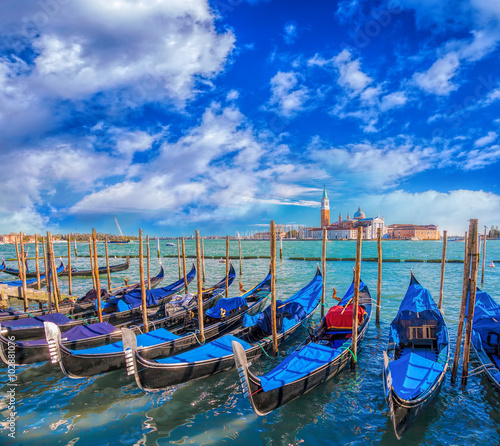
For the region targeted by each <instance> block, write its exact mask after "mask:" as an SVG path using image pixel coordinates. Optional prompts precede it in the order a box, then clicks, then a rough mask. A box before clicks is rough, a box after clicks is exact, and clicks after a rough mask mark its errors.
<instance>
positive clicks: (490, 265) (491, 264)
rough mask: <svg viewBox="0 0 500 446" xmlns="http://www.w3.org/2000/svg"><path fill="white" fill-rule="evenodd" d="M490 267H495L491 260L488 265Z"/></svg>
mask: <svg viewBox="0 0 500 446" xmlns="http://www.w3.org/2000/svg"><path fill="white" fill-rule="evenodd" d="M488 266H489V267H490V268H495V264H494V263H493V260H492V261H491V263H490V264H489V265H488Z"/></svg>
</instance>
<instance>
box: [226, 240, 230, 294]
mask: <svg viewBox="0 0 500 446" xmlns="http://www.w3.org/2000/svg"><path fill="white" fill-rule="evenodd" d="M228 295H229V235H226V297H228Z"/></svg>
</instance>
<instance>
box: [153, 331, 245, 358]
mask: <svg viewBox="0 0 500 446" xmlns="http://www.w3.org/2000/svg"><path fill="white" fill-rule="evenodd" d="M231 341H236V342H239V343H240V344H241V345H242V346H243V348H244V349H245V350H247V349H249V348H251V347H252V346H251V345H250V344H248V343H246V342H245V341H242V340H241V339H239V338H237V337H235V336H233V335H229V334H227V335H225V336H222V337H221V338H219V339H216V340H215V341H212V342H210V343H208V344H205V345H203V346H201V347H198V348H195V349H194V350H190V351H189V352H185V353H181V354H179V355H175V356H171V357H170V358H165V359H158V360H157V362H160V363H162V364H176V363H188V362H196V361H205V360H207V359H216V358H221V357H223V356H228V355H232V354H233V347H232V346H231Z"/></svg>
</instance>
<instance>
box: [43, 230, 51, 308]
mask: <svg viewBox="0 0 500 446" xmlns="http://www.w3.org/2000/svg"><path fill="white" fill-rule="evenodd" d="M42 248H43V249H42V250H43V266H44V268H45V283H46V284H47V298H48V304H49V313H52V290H51V287H50V279H49V271H50V266H49V260H48V250H49V242H48V241H47V247H46V246H45V240H44V238H43V237H42Z"/></svg>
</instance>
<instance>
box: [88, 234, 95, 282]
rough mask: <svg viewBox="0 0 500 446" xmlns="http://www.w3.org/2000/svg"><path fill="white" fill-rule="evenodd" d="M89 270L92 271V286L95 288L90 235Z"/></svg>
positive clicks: (90, 238)
mask: <svg viewBox="0 0 500 446" xmlns="http://www.w3.org/2000/svg"><path fill="white" fill-rule="evenodd" d="M89 255H90V271H91V272H92V288H94V290H97V288H96V284H95V271H94V256H93V254H92V237H89Z"/></svg>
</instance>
